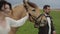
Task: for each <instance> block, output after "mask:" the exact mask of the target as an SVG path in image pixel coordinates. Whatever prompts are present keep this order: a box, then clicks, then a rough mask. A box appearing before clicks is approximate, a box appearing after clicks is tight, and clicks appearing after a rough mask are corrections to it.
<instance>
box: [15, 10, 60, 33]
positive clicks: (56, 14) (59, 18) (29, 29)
mask: <svg viewBox="0 0 60 34" xmlns="http://www.w3.org/2000/svg"><path fill="white" fill-rule="evenodd" d="M51 15H52V17H53V21H54V26H55V29H56V33H57V34H60V11H52V12H51ZM16 34H38V29H36V28H34V24H33V23H31V22H30V21H29V20H27V21H26V23H25V24H24V25H23V26H22V27H20V28H19V29H18V31H17V32H16Z"/></svg>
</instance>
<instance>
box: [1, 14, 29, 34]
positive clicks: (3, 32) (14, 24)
mask: <svg viewBox="0 0 60 34" xmlns="http://www.w3.org/2000/svg"><path fill="white" fill-rule="evenodd" d="M28 17H29V16H28V14H27V16H25V17H23V18H22V19H19V20H14V19H12V18H10V17H6V18H5V19H6V27H5V28H3V27H2V26H0V34H8V33H9V31H10V27H19V26H22V25H23V24H24V23H25V21H26V20H27V19H28Z"/></svg>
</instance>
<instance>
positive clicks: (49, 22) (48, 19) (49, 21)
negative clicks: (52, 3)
mask: <svg viewBox="0 0 60 34" xmlns="http://www.w3.org/2000/svg"><path fill="white" fill-rule="evenodd" d="M47 21H48V26H49V32H48V34H51V20H50V17H47Z"/></svg>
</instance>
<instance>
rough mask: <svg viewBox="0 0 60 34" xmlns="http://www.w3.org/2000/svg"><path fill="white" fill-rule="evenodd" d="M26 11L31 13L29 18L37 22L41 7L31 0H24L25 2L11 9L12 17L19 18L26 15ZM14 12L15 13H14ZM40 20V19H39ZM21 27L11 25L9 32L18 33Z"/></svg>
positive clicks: (11, 33)
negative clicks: (30, 0)
mask: <svg viewBox="0 0 60 34" xmlns="http://www.w3.org/2000/svg"><path fill="white" fill-rule="evenodd" d="M26 12H28V13H29V20H30V21H31V22H35V20H36V18H38V17H39V16H40V8H39V7H38V6H37V5H36V4H35V3H32V2H29V0H23V4H21V5H18V6H15V7H14V8H13V9H12V11H11V13H10V14H11V16H12V17H11V18H13V19H15V20H19V19H21V18H23V17H24V16H26ZM12 14H13V15H12ZM39 20H40V19H39ZM18 28H19V27H11V31H10V33H9V34H16V31H17V29H18Z"/></svg>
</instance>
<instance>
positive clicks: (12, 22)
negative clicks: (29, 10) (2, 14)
mask: <svg viewBox="0 0 60 34" xmlns="http://www.w3.org/2000/svg"><path fill="white" fill-rule="evenodd" d="M28 17H29V16H28V14H27V15H26V16H25V17H23V18H21V19H19V20H17V21H16V20H14V19H12V18H9V17H7V20H8V22H9V23H10V25H11V27H19V26H22V25H23V24H24V23H25V21H26V20H27V19H28Z"/></svg>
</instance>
